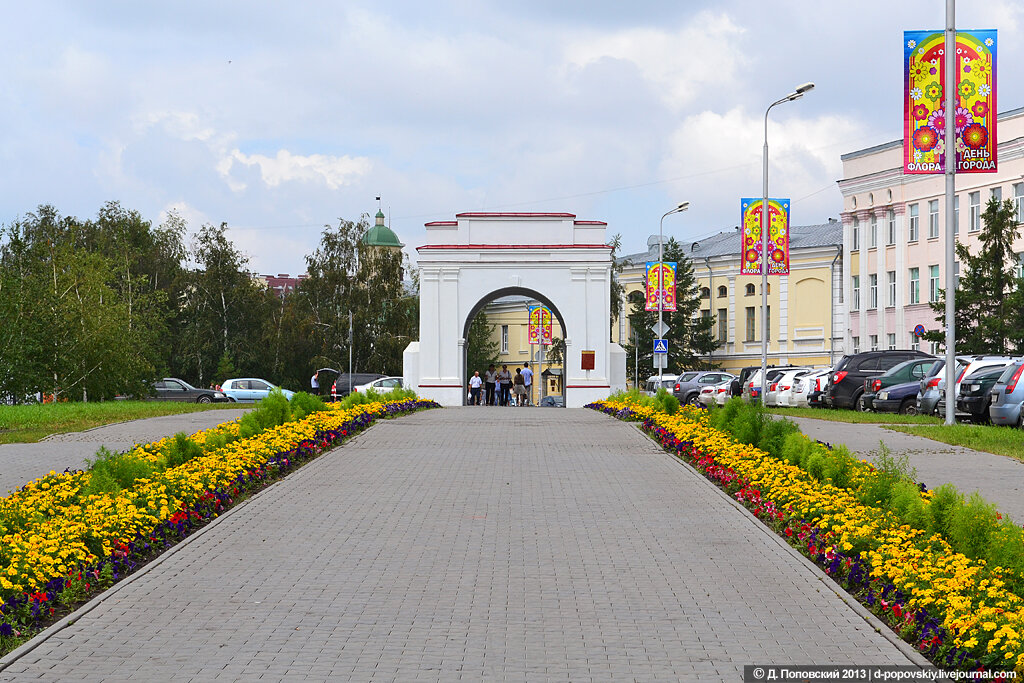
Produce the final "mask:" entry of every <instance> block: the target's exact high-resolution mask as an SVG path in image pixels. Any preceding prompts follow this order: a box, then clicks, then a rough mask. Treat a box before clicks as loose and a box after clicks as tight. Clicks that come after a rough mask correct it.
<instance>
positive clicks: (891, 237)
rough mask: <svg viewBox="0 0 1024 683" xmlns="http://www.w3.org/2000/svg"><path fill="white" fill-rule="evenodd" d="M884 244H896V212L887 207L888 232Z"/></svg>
mask: <svg viewBox="0 0 1024 683" xmlns="http://www.w3.org/2000/svg"><path fill="white" fill-rule="evenodd" d="M885 243H886V244H896V212H895V211H893V210H892V209H889V232H888V234H887V235H886V239H885Z"/></svg>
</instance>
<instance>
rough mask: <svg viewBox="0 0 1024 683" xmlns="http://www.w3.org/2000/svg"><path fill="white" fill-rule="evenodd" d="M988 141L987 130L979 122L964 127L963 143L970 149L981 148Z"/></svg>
mask: <svg viewBox="0 0 1024 683" xmlns="http://www.w3.org/2000/svg"><path fill="white" fill-rule="evenodd" d="M987 143H988V131H987V130H985V126H983V125H981V124H980V123H972V124H971V125H969V126H967V127H966V128H964V144H965V145H967V147H969V148H970V149H981V148H982V147H984V146H985V145H986V144H987Z"/></svg>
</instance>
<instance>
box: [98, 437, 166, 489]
mask: <svg viewBox="0 0 1024 683" xmlns="http://www.w3.org/2000/svg"><path fill="white" fill-rule="evenodd" d="M86 462H87V463H88V464H89V470H90V476H89V480H88V481H87V482H86V483H85V485H84V486H83V487H82V493H84V494H85V495H92V494H97V495H98V494H103V493H118V492H119V491H121V489H125V488H129V487H131V485H132V484H134V483H135V480H136V479H146V478H148V477H150V476H152V475H153V472H154V470H155V467H154V466H153V464H152V463H150V461H148V460H145V459H143V458H139V457H136V456H134V455H131V454H130V453H114V452H113V451H110V450H108V449H107V448H106V447H105V446H104V447H101V448H100V449H99V450H98V451H97V452H96V458H95V459H94V460H86Z"/></svg>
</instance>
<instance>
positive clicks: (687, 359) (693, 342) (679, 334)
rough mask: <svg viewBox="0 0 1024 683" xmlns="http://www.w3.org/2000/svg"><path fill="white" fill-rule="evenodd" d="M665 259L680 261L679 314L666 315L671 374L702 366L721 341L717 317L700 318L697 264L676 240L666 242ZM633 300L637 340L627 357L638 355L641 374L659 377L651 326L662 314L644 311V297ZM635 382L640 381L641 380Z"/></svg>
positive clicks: (632, 319) (631, 318)
mask: <svg viewBox="0 0 1024 683" xmlns="http://www.w3.org/2000/svg"><path fill="white" fill-rule="evenodd" d="M664 259H665V261H668V262H671V261H675V262H676V311H674V312H668V311H666V312H663V318H664V321H665V324H666V325H668V326H669V328H670V329H669V332H668V334H666V335H665V338H666V339H668V368H666V370H665V372H666V374H668V373H670V372H675V371H677V370H684V369H688V368H698V367H702V365H703V364H704V362H703V360H702V356H706V355H708V354H709V353H711V352H712V351H714V350H715V349H716V348H718V346H719V342H718V341H717V340H716V339H715V337H714V334H713V330H714V325H715V318H714V317H713V316H710V317H707V318H704V317H701V316H700V315H699V312H700V306H701V302H700V289H699V288H698V286H697V278H696V277H695V275H694V272H693V264H692V263H691V262H690V260H689V259H688V258H686V254H685V253H684V252H683V248H682V246H681V245H680V244H679V243H678V242H676V240H675V238H670V239H669V240H668V242H666V243H665V249H664ZM631 299H632V303H631V310H630V313H629V324H630V326H631V327H632V329H633V332H634V339H631V340H630V341H629V343H627V344H626V346H625V347H624V348H625V351H626V356H627V358H630V357H633V355H634V352H638V355H639V363H638V365H639V372H640V375H641V377H648V376H650V375H653V374H655V369H654V333H653V332H652V331H651V327H653V326H654V325H655V324H656V323H657V322H658V312H657V311H645V310H644V307H645V300H644V297H643V296H640V297H631ZM627 365H628V366H630V367H629V370H628V371H629V372H632V370H633V368H632V366H631V364H629V363H627ZM633 379H634V381H639V379H640V378H636V377H634V378H633Z"/></svg>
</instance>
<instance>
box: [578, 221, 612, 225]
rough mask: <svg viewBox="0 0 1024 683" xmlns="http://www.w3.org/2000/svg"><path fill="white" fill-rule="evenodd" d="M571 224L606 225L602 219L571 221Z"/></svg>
mask: <svg viewBox="0 0 1024 683" xmlns="http://www.w3.org/2000/svg"><path fill="white" fill-rule="evenodd" d="M572 223H573V225H608V224H607V223H605V222H604V221H573V222H572Z"/></svg>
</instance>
